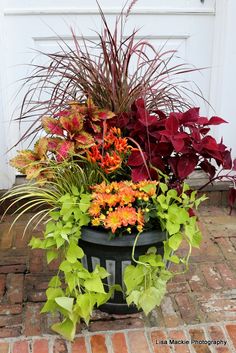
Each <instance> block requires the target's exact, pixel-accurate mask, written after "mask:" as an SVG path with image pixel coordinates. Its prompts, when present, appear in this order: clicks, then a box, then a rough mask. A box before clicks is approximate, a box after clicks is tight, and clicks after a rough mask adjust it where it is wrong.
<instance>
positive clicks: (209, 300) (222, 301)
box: [196, 290, 236, 321]
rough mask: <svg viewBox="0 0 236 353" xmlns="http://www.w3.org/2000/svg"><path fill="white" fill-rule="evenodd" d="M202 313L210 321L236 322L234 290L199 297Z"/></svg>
mask: <svg viewBox="0 0 236 353" xmlns="http://www.w3.org/2000/svg"><path fill="white" fill-rule="evenodd" d="M196 299H197V301H198V303H199V306H200V308H201V310H202V312H205V313H206V314H207V317H208V320H209V321H223V320H236V302H235V293H234V290H228V291H224V292H222V293H209V292H207V293H203V294H201V295H199V296H197V298H196Z"/></svg>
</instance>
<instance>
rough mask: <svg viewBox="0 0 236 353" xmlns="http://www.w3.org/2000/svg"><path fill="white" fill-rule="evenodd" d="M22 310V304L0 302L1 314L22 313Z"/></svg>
mask: <svg viewBox="0 0 236 353" xmlns="http://www.w3.org/2000/svg"><path fill="white" fill-rule="evenodd" d="M21 312H22V305H20V304H13V305H9V304H0V315H11V314H20V313H21Z"/></svg>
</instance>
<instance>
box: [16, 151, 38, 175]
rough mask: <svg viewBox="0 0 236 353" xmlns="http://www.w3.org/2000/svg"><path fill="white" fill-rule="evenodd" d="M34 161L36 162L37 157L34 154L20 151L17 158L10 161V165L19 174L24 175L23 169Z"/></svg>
mask: <svg viewBox="0 0 236 353" xmlns="http://www.w3.org/2000/svg"><path fill="white" fill-rule="evenodd" d="M35 161H37V155H36V153H35V152H33V151H30V150H22V151H18V154H17V156H16V157H14V158H12V159H11V160H10V165H11V166H12V167H14V168H16V169H18V170H19V172H21V173H23V174H25V169H26V168H27V167H29V165H31V164H32V163H34V162H35Z"/></svg>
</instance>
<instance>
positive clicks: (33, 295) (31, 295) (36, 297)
mask: <svg viewBox="0 0 236 353" xmlns="http://www.w3.org/2000/svg"><path fill="white" fill-rule="evenodd" d="M27 299H28V301H30V302H34V303H38V302H45V301H46V300H47V296H46V293H45V291H36V290H35V291H34V292H33V291H31V292H27Z"/></svg>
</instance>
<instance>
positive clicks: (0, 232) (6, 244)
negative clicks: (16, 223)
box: [0, 223, 14, 249]
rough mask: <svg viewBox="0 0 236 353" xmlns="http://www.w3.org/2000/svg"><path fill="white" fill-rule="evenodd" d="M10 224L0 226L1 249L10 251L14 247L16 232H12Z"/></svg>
mask: <svg viewBox="0 0 236 353" xmlns="http://www.w3.org/2000/svg"><path fill="white" fill-rule="evenodd" d="M10 226H11V225H10V224H8V223H2V224H0V249H9V248H11V246H12V240H13V235H14V231H13V229H11V230H10Z"/></svg>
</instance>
